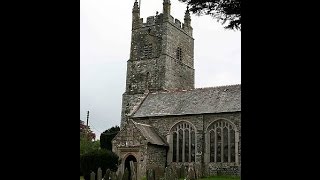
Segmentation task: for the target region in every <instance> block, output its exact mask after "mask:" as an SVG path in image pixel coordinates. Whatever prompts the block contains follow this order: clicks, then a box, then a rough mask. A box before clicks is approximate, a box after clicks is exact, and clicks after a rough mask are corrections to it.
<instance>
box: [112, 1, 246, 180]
mask: <svg viewBox="0 0 320 180" xmlns="http://www.w3.org/2000/svg"><path fill="white" fill-rule="evenodd" d="M121 113H122V114H121V126H120V132H119V133H118V134H117V135H116V136H115V137H114V138H113V140H112V151H113V152H115V153H116V154H117V155H118V156H119V162H120V163H119V166H118V170H117V173H118V175H123V174H124V172H126V169H127V171H128V172H129V174H131V175H132V176H134V177H135V179H139V180H140V179H143V178H145V177H146V176H147V172H148V170H154V173H155V176H156V180H159V178H160V177H163V176H164V174H165V173H164V172H165V171H166V169H167V170H168V168H170V169H171V170H174V171H177V172H180V175H179V177H177V178H185V176H183V175H182V174H183V173H182V172H185V169H186V168H194V170H195V172H196V174H197V176H198V177H205V176H212V175H217V174H225V175H227V174H228V175H240V171H241V85H240V84H237V85H226V86H218V87H206V88H195V87H194V39H193V37H192V27H191V18H190V13H189V10H188V9H187V10H186V12H185V16H184V22H183V23H181V22H180V21H179V20H178V19H174V18H173V17H172V16H171V15H170V0H163V12H162V13H160V14H159V13H158V12H157V13H156V15H155V16H150V17H148V18H147V20H146V21H145V22H144V21H143V19H142V18H140V8H139V4H138V2H137V1H135V3H134V6H133V9H132V35H131V49H130V58H129V60H128V61H127V77H126V90H125V92H124V94H123V97H122V112H121Z"/></svg>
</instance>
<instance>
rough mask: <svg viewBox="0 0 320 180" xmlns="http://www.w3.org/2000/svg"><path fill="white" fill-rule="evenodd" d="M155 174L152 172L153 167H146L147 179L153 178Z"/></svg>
mask: <svg viewBox="0 0 320 180" xmlns="http://www.w3.org/2000/svg"><path fill="white" fill-rule="evenodd" d="M155 179H156V176H155V173H154V169H148V170H147V180H155Z"/></svg>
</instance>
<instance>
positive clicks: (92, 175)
mask: <svg viewBox="0 0 320 180" xmlns="http://www.w3.org/2000/svg"><path fill="white" fill-rule="evenodd" d="M90 180H96V173H94V172H93V171H92V172H91V173H90Z"/></svg>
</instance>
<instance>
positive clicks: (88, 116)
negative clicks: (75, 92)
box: [87, 111, 89, 127]
mask: <svg viewBox="0 0 320 180" xmlns="http://www.w3.org/2000/svg"><path fill="white" fill-rule="evenodd" d="M87 126H88V127H89V111H87Z"/></svg>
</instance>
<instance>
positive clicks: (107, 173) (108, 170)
mask: <svg viewBox="0 0 320 180" xmlns="http://www.w3.org/2000/svg"><path fill="white" fill-rule="evenodd" d="M109 178H110V169H107V170H106V173H105V174H104V176H103V179H104V180H109Z"/></svg>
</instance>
